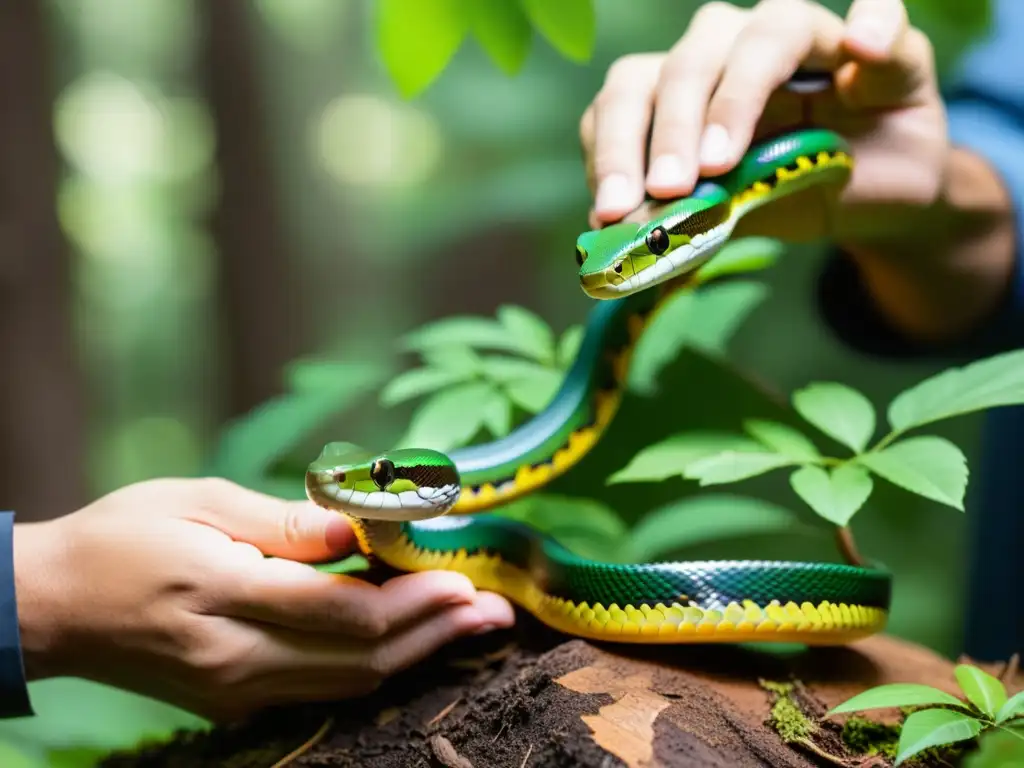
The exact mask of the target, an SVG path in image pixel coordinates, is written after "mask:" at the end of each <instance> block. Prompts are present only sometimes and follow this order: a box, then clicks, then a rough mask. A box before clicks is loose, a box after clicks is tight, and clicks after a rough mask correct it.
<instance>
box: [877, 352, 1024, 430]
mask: <svg viewBox="0 0 1024 768" xmlns="http://www.w3.org/2000/svg"><path fill="white" fill-rule="evenodd" d="M1021 403H1024V349H1022V350H1016V351H1014V352H1007V353H1005V354H1002V355H996V356H995V357H989V358H986V359H984V360H979V361H977V362H975V363H971V364H970V365H967V366H964V367H962V368H950V369H949V370H946V371H943V372H942V373H938V374H936V375H935V376H932V377H930V378H928V379H925V380H924V381H922V382H921V383H920V384H917V385H915V386H913V387H911V388H910V389H907V390H904V391H903V392H902V393H901V394H899V395H898V396H897V397H896V398H895V399H894V400H893V401H892V403H890V404H889V424H890V426H892V428H893V429H895V430H899V431H901V432H904V431H906V430H908V429H913V428H915V427H920V426H922V425H924V424H930V423H932V422H934V421H939V420H940V419H948V418H950V417H952V416H960V415H963V414H966V413H971V412H973V411H981V410H985V409H987V408H996V407H999V406H1004V405H1019V404H1021Z"/></svg>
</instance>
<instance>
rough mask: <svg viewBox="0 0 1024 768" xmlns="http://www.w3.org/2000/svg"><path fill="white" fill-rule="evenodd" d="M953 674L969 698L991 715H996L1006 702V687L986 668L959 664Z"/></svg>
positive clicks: (972, 702) (981, 709)
mask: <svg viewBox="0 0 1024 768" xmlns="http://www.w3.org/2000/svg"><path fill="white" fill-rule="evenodd" d="M953 674H954V675H955V676H956V681H957V683H958V684H959V685H960V690H962V691H963V692H964V695H965V696H966V697H967V700H968V701H969V702H971V704H973V705H974V706H976V707H977V708H978V709H979V710H980V711H982V712H984V713H985V714H986V715H988V716H989V717H995V716H996V713H997V712H998V711H999V709H1000V707H1002V706H1003V705H1004V704H1005V703H1006V687H1005V686H1004V685H1003V684H1002V683H1001V682H999V680H997V679H996V678H995V677H993V676H992V675H990V674H989V673H988V672H986V671H985V670H983V669H978V667H975V666H974V665H973V664H957V665H956V668H955V669H954V670H953Z"/></svg>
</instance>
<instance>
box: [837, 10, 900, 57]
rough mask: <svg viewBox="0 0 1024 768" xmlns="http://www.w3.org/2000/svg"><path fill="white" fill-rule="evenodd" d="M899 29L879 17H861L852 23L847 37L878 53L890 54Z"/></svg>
mask: <svg viewBox="0 0 1024 768" xmlns="http://www.w3.org/2000/svg"><path fill="white" fill-rule="evenodd" d="M897 31H898V27H897V25H895V24H886V23H885V19H880V18H878V17H877V16H866V15H865V16H859V17H857V18H856V19H853V20H852V21H851V22H850V26H849V28H848V29H847V30H846V35H847V37H849V38H853V39H854V40H856V41H857V42H858V43H860V44H861V45H862V46H864V47H865V48H869V49H871V50H872V51H874V52H876V53H888V52H889V49H890V48H892V45H893V43H894V42H895V41H896V33H897Z"/></svg>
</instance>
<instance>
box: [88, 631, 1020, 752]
mask: <svg viewBox="0 0 1024 768" xmlns="http://www.w3.org/2000/svg"><path fill="white" fill-rule="evenodd" d="M991 671H993V673H996V674H998V673H999V672H1000V670H999V669H994V670H991ZM894 682H914V683H926V684H929V685H934V686H936V687H939V688H942V689H944V690H946V691H948V692H949V693H952V694H954V695H956V694H958V693H959V691H958V688H957V686H956V682H955V679H954V676H953V663H952V662H950V661H949V660H947V659H943V658H941V657H939V656H937V655H935V654H934V653H932V652H931V651H928V650H926V649H924V648H922V647H920V646H916V645H913V644H910V643H906V642H902V641H899V640H895V639H893V638H889V637H885V636H879V637H874V638H869V639H867V640H863V641H861V642H858V643H855V644H853V645H851V646H848V647H842V648H819V649H812V650H809V651H807V652H804V653H800V654H790V655H785V654H767V653H759V652H755V651H752V650H748V649H743V648H738V647H731V646H718V647H715V646H704V647H699V646H687V647H678V646H677V647H667V646H647V647H643V646H626V645H618V646H611V645H609V646H604V647H602V646H599V645H596V644H591V643H587V642H584V641H582V640H570V641H568V642H564V637H559V636H557V635H555V634H554V633H552V632H550V631H549V630H547V629H546V628H544V627H538V626H537V623H536V622H534V621H532V620H529V619H527V620H523V621H520V622H519V624H518V627H517V629H515V630H513V631H512V633H502V634H498V635H494V636H485V637H481V638H472V639H470V640H467V641H464V642H462V643H459V644H455V645H452V646H450V647H449V648H447V649H444V650H443V651H442V652H440V653H439V654H437V655H436V656H435V657H433V658H432V659H430V660H428V661H427V662H425V663H424V664H421V665H420V666H419V667H418V668H416V669H413V670H410V671H409V672H407V673H405V674H403V675H400V676H398V677H396V678H393V679H392V680H390V681H389V682H388V683H387V684H386V685H385V686H384V687H383V688H382V689H380V690H379V691H378V692H377V693H376V694H374V695H373V696H372V697H370V698H368V699H362V700H358V701H353V702H347V703H342V704H336V705H329V706H309V707H300V708H291V709H288V710H284V711H279V712H272V713H267V714H266V715H263V716H261V717H259V718H256V719H255V720H253V721H252V722H250V723H247V724H245V725H243V726H240V727H235V728H220V729H216V730H214V731H212V732H211V733H209V734H203V735H195V734H191V735H187V736H183V737H181V738H180V739H179V740H177V741H175V742H173V743H171V744H168V745H164V746H156V747H151V748H149V749H148V750H146V751H145V752H143V753H139V754H134V755H128V754H122V755H116V756H112V757H110V758H109V759H108V760H107V761H106V762H105V763H103V765H104V766H107V767H108V768H127V767H128V766H131V767H132V768H140V767H142V766H145V767H146V768H158V767H160V768H172V767H175V768H176V767H177V766H185V765H188V766H192V767H194V768H204V767H205V766H214V765H226V764H228V763H229V762H230V764H232V765H247V766H248V765H254V766H255V765H265V766H271V765H278V766H283V765H293V766H353V767H354V766H361V767H363V768H420V767H421V766H422V767H423V768H437V766H444V767H445V768H525V767H527V766H529V767H530V768H543V767H547V766H588V767H589V766H594V768H622V767H626V768H655V767H656V766H657V767H660V768H676V767H678V768H684V767H685V768H766V767H767V766H772V767H773V768H776V767H781V768H812V767H813V766H833V765H838V766H848V768H869V767H872V768H874V767H876V766H877V767H878V768H881V766H888V765H890V764H891V761H890V760H888V759H884V758H883V757H881V756H878V755H871V754H868V753H867V752H866V751H865V747H864V746H863V742H864V741H865V740H872V739H874V740H875V741H874V743H883V742H885V741H887V743H888V745H889V748H890V749H891V748H892V746H893V745H894V742H895V738H896V735H897V730H896V728H895V727H894V725H895V724H896V723H898V718H899V714H898V713H897V712H895V711H893V710H881V711H879V710H875V711H872V712H870V713H868V714H870V715H871V717H872V719H873V720H874V721H875V723H876V725H874V726H867V725H866V721H860V724H859V725H857V724H856V723H857V721H854V724H852V725H850V726H848V727H847V728H846V730H845V736H844V727H843V723H844V721H845V717H843V716H839V717H834V718H825V717H824V715H825V713H826V712H827V711H828V709H830V708H831V707H833V706H835V705H836V704H838V703H840V702H841V701H844V700H845V699H847V698H849V697H850V696H852V695H854V694H855V693H858V692H860V691H863V690H865V689H867V688H870V687H873V686H876V685H881V684H884V683H894ZM1013 682H1015V683H1016V684H1017V685H1016V686H1012V685H1011V687H1020V684H1021V682H1022V681H1021V680H1020V678H1019V677H1016V678H1015V680H1014V681H1013ZM784 736H785V737H784ZM787 738H788V741H787ZM854 745H857V746H856V747H855V746H854ZM947 757H948V756H947ZM275 761H276V762H275Z"/></svg>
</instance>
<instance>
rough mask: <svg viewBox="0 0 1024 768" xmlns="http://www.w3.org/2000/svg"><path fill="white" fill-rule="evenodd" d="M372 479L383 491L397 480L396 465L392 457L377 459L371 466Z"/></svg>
mask: <svg viewBox="0 0 1024 768" xmlns="http://www.w3.org/2000/svg"><path fill="white" fill-rule="evenodd" d="M370 479H371V480H373V482H374V484H375V485H376V486H377V487H378V488H380V489H381V490H382V491H383V490H385V489H386V488H387V487H388V486H389V485H391V484H392V483H393V482H395V465H394V464H393V463H392V461H391V460H390V459H377V460H376V461H375V462H373V466H372V467H371V468H370Z"/></svg>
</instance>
